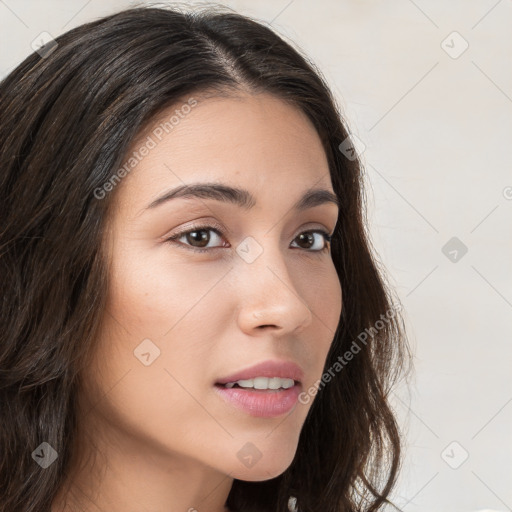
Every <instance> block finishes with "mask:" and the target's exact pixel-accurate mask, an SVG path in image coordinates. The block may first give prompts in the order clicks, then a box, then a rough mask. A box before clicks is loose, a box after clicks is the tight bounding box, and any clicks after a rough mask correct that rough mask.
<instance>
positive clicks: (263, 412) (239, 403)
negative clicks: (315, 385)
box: [214, 384, 300, 418]
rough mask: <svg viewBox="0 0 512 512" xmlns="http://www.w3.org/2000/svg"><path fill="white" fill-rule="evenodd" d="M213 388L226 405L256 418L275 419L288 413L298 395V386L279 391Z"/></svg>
mask: <svg viewBox="0 0 512 512" xmlns="http://www.w3.org/2000/svg"><path fill="white" fill-rule="evenodd" d="M214 387H215V389H216V391H217V392H218V393H219V394H220V395H221V397H222V398H223V399H224V400H226V401H227V402H228V403H230V404H231V405H234V406H235V407H237V408H238V409H241V410H242V411H245V412H246V413H247V414H249V415H250V416H256V417H258V418H276V417H278V416H281V415H283V414H286V413H288V412H290V411H291V410H292V409H293V407H294V405H295V404H296V403H297V400H298V397H299V394H300V384H295V385H294V386H292V387H291V388H288V389H280V390H279V391H276V390H254V389H243V388H226V387H223V386H219V385H215V386H214Z"/></svg>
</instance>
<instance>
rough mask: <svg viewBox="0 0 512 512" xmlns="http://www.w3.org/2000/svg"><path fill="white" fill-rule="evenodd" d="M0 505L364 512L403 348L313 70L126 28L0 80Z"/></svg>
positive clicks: (250, 39) (138, 26) (176, 32)
mask: <svg viewBox="0 0 512 512" xmlns="http://www.w3.org/2000/svg"><path fill="white" fill-rule="evenodd" d="M0 120H1V121H0V141H1V145H0V152H1V153H0V162H1V167H0V209H1V219H2V225H1V229H0V269H1V277H2V282H3V286H2V293H3V297H2V301H1V302H2V312H1V329H0V332H1V342H0V403H1V407H2V410H1V412H2V414H1V423H0V424H1V431H0V453H1V454H2V456H1V457H0V485H1V488H0V511H1V512H7V511H9V512H41V511H44V512H60V511H109V512H121V511H122V512H127V511H129V512H131V511H134V512H135V511H137V512H149V511H151V512H164V511H165V512H178V511H184V512H185V511H189V512H193V511H198V512H202V511H204V512H224V511H226V512H227V511H232V512H234V511H238V512H271V511H272V512H284V511H287V510H298V511H301V512H317V511H322V512H327V511H329V512H330V511H332V512H334V511H336V512H349V511H356V510H358V511H359V510H367V511H376V510H381V509H382V506H383V504H385V503H388V502H389V501H388V496H390V492H391V490H392V488H393V486H394V484H395V482H396V479H397V475H398V471H399V467H400V462H401V456H400V447H401V439H400V431H399V428H398V426H397V423H396V420H395V417H394V415H393V412H392V410H391V408H390V406H389V404H388V398H389V393H390V389H391V386H392V385H393V384H394V383H396V381H397V377H398V376H399V375H402V373H404V371H405V369H406V365H405V363H406V362H407V361H408V359H407V355H408V349H407V344H406V339H405V330H404V327H403V321H402V320H401V319H400V312H399V310H400V305H399V302H398V301H394V302H393V301H392V300H391V293H390V291H389V290H390V289H389V288H388V286H387V285H386V284H385V280H384V277H383V275H382V274H381V272H380V270H379V269H378V264H377V263H376V262H377V259H376V256H375V255H374V254H372V251H371V245H370V242H369V239H368V235H367V232H366V226H365V222H364V211H363V205H364V194H363V190H362V180H361V168H360V164H359V162H358V159H357V158H354V157H353V155H352V154H350V153H347V151H345V150H343V151H342V150H340V148H341V149H346V148H347V144H350V139H349V137H348V133H347V130H346V128H345V127H344V124H343V122H342V120H341V116H340V113H339V109H338V107H337V106H336V103H335V101H334V99H333V97H332V95H331V93H330V92H329V89H328V87H327V85H326V83H325V81H324V80H323V79H322V78H321V75H320V73H319V72H318V71H317V70H316V69H315V67H314V66H313V64H311V63H309V62H308V61H307V59H306V58H305V57H303V56H301V55H300V53H299V52H298V51H297V50H295V49H293V48H292V47H291V46H290V45H289V44H287V43H286V42H284V41H283V40H282V39H281V38H280V37H279V36H278V35H276V34H275V33H274V32H273V31H271V30H270V29H269V28H267V27H266V26H264V25H262V24H260V23H257V22H255V21H253V20H251V19H248V18H246V17H243V16H241V15H237V14H236V13H233V12H222V11H221V10H219V9H217V10H211V9H210V10H203V11H196V12H195V13H187V12H182V11H179V10H177V9H170V8H169V9H159V8H148V7H146V8H144V7H142V8H135V9H130V10H125V11H122V12H118V13H116V14H114V15H111V16H108V17H105V18H102V19H99V20H97V21H94V22H91V23H88V24H85V25H82V26H80V27H78V28H75V29H73V30H71V31H69V32H67V33H65V34H63V35H61V36H60V37H58V38H57V39H56V40H55V41H52V42H51V43H48V44H47V45H46V46H45V47H43V48H41V49H39V50H38V51H37V52H35V53H33V54H32V55H30V56H29V57H28V58H27V59H25V60H24V61H23V62H22V63H21V64H20V65H19V66H18V67H17V68H16V69H15V70H14V71H13V72H12V73H10V74H9V75H8V76H7V77H6V78H5V79H4V80H3V81H2V82H1V84H0Z"/></svg>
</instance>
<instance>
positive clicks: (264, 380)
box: [226, 377, 295, 389]
mask: <svg viewBox="0 0 512 512" xmlns="http://www.w3.org/2000/svg"><path fill="white" fill-rule="evenodd" d="M235 384H238V385H239V386H240V387H241V388H254V389H279V388H284V389H288V388H291V387H292V386H293V385H294V384H295V382H294V381H293V379H281V378H279V377H272V378H268V377H256V378H254V379H248V380H237V381H236V382H229V383H227V384H226V387H227V388H232V387H233V386H234V385H235Z"/></svg>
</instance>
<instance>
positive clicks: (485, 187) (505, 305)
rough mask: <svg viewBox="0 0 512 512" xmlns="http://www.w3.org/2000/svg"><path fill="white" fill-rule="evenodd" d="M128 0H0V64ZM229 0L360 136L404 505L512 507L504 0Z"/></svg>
mask: <svg viewBox="0 0 512 512" xmlns="http://www.w3.org/2000/svg"><path fill="white" fill-rule="evenodd" d="M133 3H134V2H129V1H122V0H90V1H86V0H66V1H64V0H62V1H58V0H37V1H36V0H33V1H27V0H0V20H1V22H0V44H1V48H2V52H1V57H0V76H4V75H5V74H7V73H8V72H9V71H10V70H12V69H13V68H14V67H15V66H16V65H17V64H18V63H19V62H20V61H21V60H22V59H23V58H24V57H25V56H27V55H28V54H29V53H30V52H31V48H30V45H31V42H32V41H33V40H34V39H35V38H37V36H38V35H39V34H40V33H41V32H43V31H46V32H49V33H50V34H52V35H53V36H57V35H60V34H61V33H63V32H65V31H67V30H69V29H70V28H72V27H74V26H76V25H79V24H81V23H83V22H86V21H91V20H93V19H95V18H98V17H100V16H103V15H106V14H110V13H112V12H114V11H115V10H117V9H119V8H123V7H129V6H131V5H132V4H133ZM140 3H145V2H140ZM188 3H189V4H194V3H198V2H194V3H193V2H188ZM222 3H223V4H224V5H227V6H230V7H231V8H233V9H235V10H238V11H240V12H242V13H243V14H248V15H251V16H254V17H256V18H258V19H260V20H263V21H265V22H269V23H271V24H272V27H273V28H274V29H275V30H277V31H278V32H279V33H281V35H283V36H285V37H286V38H289V39H291V40H292V41H295V42H296V43H297V44H298V45H299V46H300V47H301V48H302V49H303V50H304V52H306V53H307V54H308V55H310V56H311V58H312V59H313V60H314V61H315V62H316V63H317V65H318V66H319V67H320V69H321V70H322V71H323V73H324V75H325V77H326V79H327V80H328V82H329V83H330V85H331V86H332V88H333V90H334V92H335V94H336V96H337V98H338V101H339V103H340V105H341V106H342V107H343V110H344V113H345V115H346V116H347V118H348V122H349V126H350V127H351V129H352V131H353V133H355V134H356V135H357V136H358V137H359V138H360V139H361V140H362V141H363V143H364V144H365V145H366V149H365V150H364V152H363V153H362V158H363V162H364V164H365V166H366V174H367V183H368V215H369V220H370V226H371V232H372V238H373V241H374V245H375V247H376V249H377V251H378V252H379V253H380V254H381V257H382V262H383V265H384V266H385V268H386V269H387V272H388V276H389V279H390V281H391V283H392V284H393V285H394V286H395V287H396V289H397V291H398V293H399V296H400V298H401V300H402V301H403V304H404V306H405V308H406V310H407V311H406V318H407V323H408V328H409V335H410V342H411V345H412V347H413V349H414V351H415V354H416V369H417V375H416V379H415V380H414V382H413V383H412V387H411V390H410V392H408V391H407V389H406V388H405V387H401V388H400V389H398V390H397V392H396V394H395V395H394V397H393V399H394V406H395V407H396V410H397V412H398V413H399V415H400V418H401V421H402V424H403V426H404V429H405V430H406V433H407V456H406V460H405V466H404V470H403V473H402V476H401V480H400V482H399V486H398V488H397V490H396V493H395V500H396V502H397V504H398V505H400V506H402V508H403V509H404V511H407V512H414V511H418V512H427V511H436V512H442V511H446V512H448V511H450V512H458V511H460V512H467V511H476V510H484V509H489V510H491V509H492V510H497V511H498V510H499V511H506V510H512V378H511V375H510V368H511V366H512V365H511V363H512V336H511V326H512V325H511V316H512V315H511V313H512V276H511V272H510V262H511V261H512V239H511V233H512V171H511V168H512V166H511V164H512V154H511V152H512V149H511V148H512V144H511V139H512V66H511V57H512V38H511V37H510V27H511V26H512V1H511V0H500V1H497V0H485V1H484V0H478V1H476V0H475V1H464V0H459V1H451V2H445V1H442V0H435V1H425V0H423V1H420V0H416V1H412V0H393V1H387V2H378V1H368V0H366V1H355V0H353V1H348V0H337V1H336V0H323V1H314V2H313V1H312V0H292V1H290V0H279V1H269V0H266V1H259V2H254V1H253V2H251V1H249V0H239V1H225V2H222ZM152 4H153V5H157V4H156V3H155V2H153V3H152ZM454 31H456V32H457V33H458V34H459V35H457V34H455V35H453V34H452V32H454ZM443 41H445V43H443ZM466 44H468V45H469V46H468V48H467V49H466V50H465V51H464V52H463V53H462V54H460V55H459V56H457V54H458V53H459V52H460V50H462V49H463V48H464V46H465V45H466ZM443 47H444V49H443ZM445 49H446V50H447V51H448V53H447V51H445ZM449 53H451V55H452V56H450V55H449ZM453 57H457V58H453ZM452 237H457V238H458V239H459V240H460V241H461V242H462V243H464V245H465V246H466V247H467V249H468V251H467V253H466V254H464V255H463V256H461V254H462V253H461V252H460V250H458V249H457V248H455V250H458V252H457V253H454V252H452V253H451V254H450V251H453V250H454V248H451V247H450V248H448V249H447V250H445V252H446V253H447V254H448V256H450V257H451V258H454V257H457V258H458V260H457V261H456V262H453V261H451V260H450V259H449V258H448V257H447V256H445V254H444V253H443V252H442V248H443V247H444V245H445V244H446V243H447V242H448V241H449V240H450V239H451V238H452ZM454 441H455V442H456V443H457V444H455V445H453V444H451V443H452V442H454ZM466 453H467V454H469V457H468V458H467V460H465V461H464V462H463V463H462V464H461V465H460V466H459V467H458V468H457V469H454V468H453V467H451V466H454V467H455V466H458V465H459V464H460V462H461V461H462V460H463V457H464V456H465V455H466ZM447 461H448V462H449V463H450V464H448V462H447ZM450 465H451V466H450ZM390 510H391V509H390Z"/></svg>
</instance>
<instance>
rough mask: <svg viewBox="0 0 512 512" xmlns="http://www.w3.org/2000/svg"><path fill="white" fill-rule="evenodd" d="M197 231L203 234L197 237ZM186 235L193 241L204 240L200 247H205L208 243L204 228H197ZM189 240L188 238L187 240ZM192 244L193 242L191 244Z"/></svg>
mask: <svg viewBox="0 0 512 512" xmlns="http://www.w3.org/2000/svg"><path fill="white" fill-rule="evenodd" d="M197 233H202V234H203V236H199V237H197V236H196V235H197ZM188 237H189V238H191V239H192V241H193V242H197V241H199V242H206V243H205V244H203V245H200V247H205V246H207V245H208V241H209V240H208V238H209V237H208V234H207V230H206V229H200V230H197V231H192V232H190V233H189V234H188ZM189 242H190V240H189ZM192 245H193V244H192Z"/></svg>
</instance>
